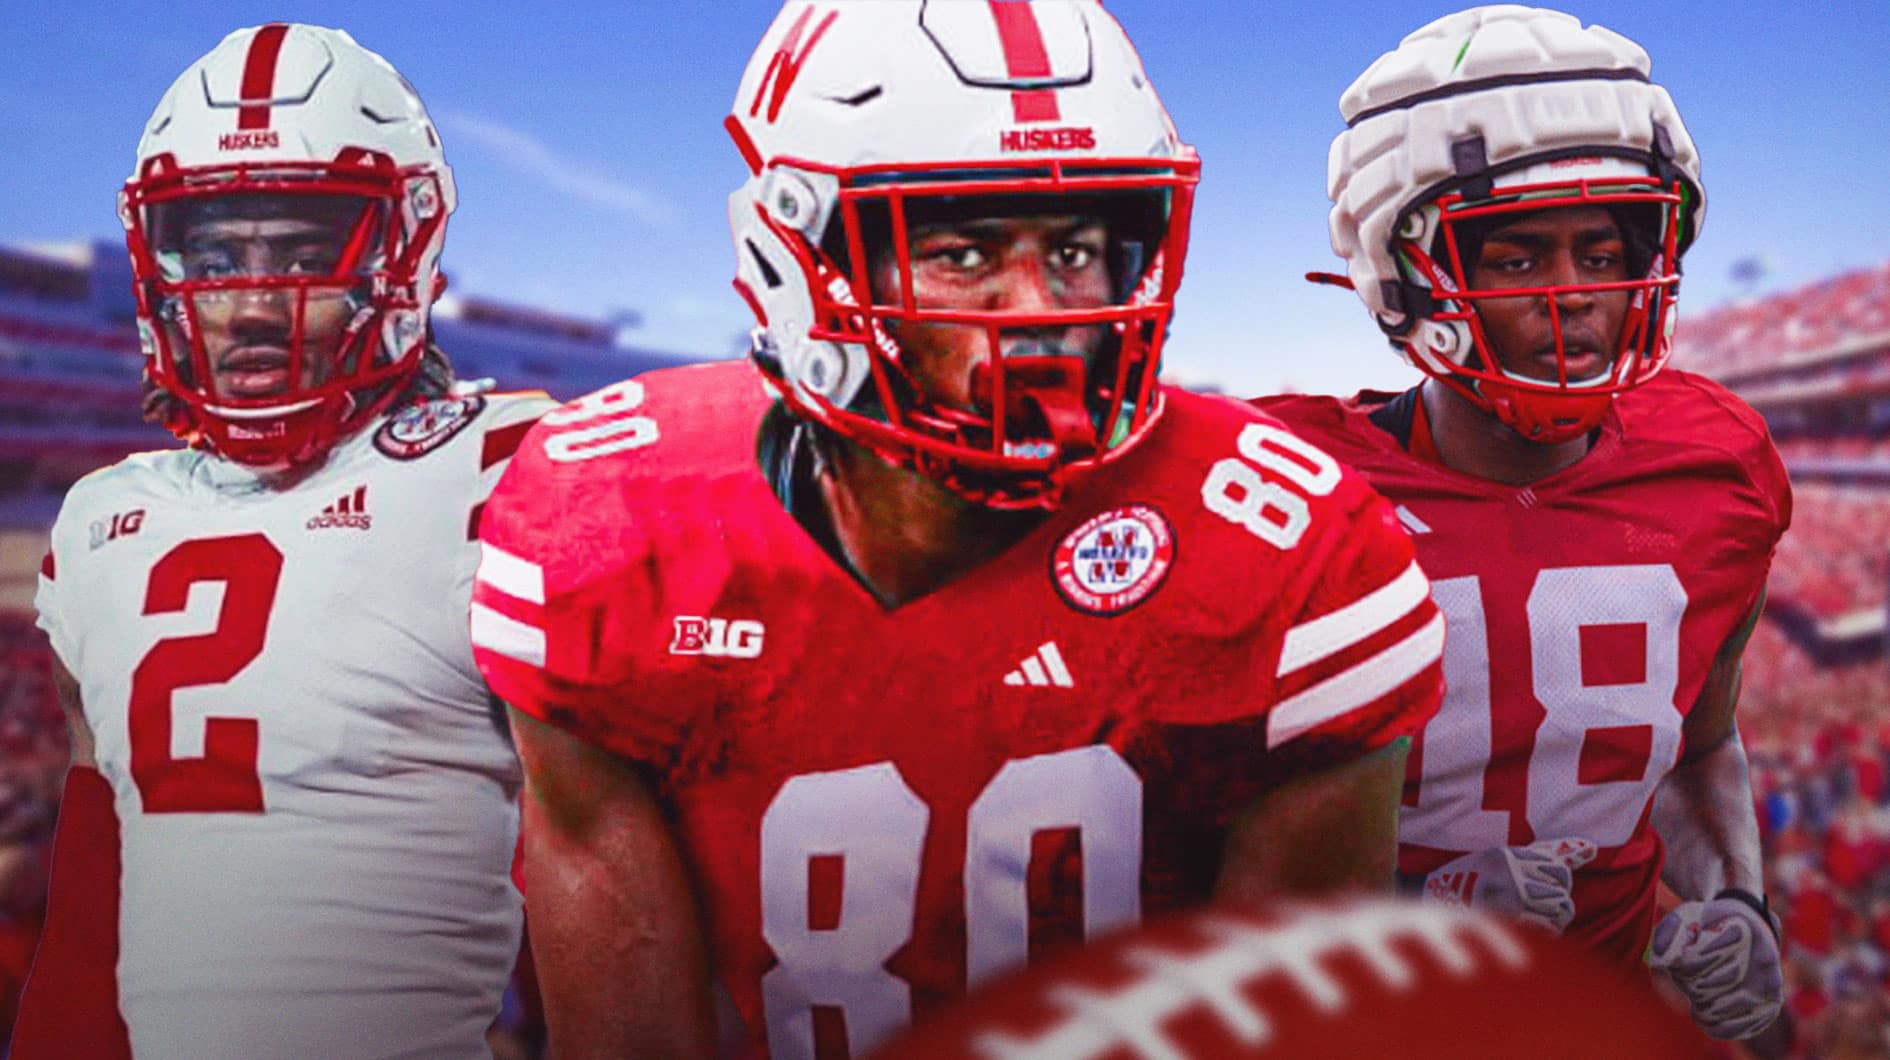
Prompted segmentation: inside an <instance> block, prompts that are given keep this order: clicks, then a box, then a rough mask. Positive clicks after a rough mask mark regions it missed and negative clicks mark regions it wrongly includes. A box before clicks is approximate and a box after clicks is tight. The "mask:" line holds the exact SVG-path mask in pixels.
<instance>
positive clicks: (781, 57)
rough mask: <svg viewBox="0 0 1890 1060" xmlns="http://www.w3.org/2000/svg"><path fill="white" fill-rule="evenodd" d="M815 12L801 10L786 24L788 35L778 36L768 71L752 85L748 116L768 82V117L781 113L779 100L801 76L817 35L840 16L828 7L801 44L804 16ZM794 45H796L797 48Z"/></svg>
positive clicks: (756, 108)
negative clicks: (778, 46) (769, 93)
mask: <svg viewBox="0 0 1890 1060" xmlns="http://www.w3.org/2000/svg"><path fill="white" fill-rule="evenodd" d="M813 16H814V9H813V8H811V7H810V8H808V9H806V10H805V11H802V12H801V17H800V18H797V19H795V20H794V25H793V26H791V27H789V28H788V31H787V36H785V37H783V38H781V47H780V49H779V50H777V51H776V52H775V53H774V58H773V59H771V60H769V62H768V71H767V73H764V74H762V75H761V84H760V85H759V86H757V87H756V89H755V101H754V102H753V103H751V104H749V107H748V116H749V117H751V118H752V117H754V116H755V115H756V114H758V113H760V111H761V97H762V96H766V95H768V86H769V85H773V86H774V94H773V95H772V96H769V99H768V120H769V121H773V120H774V119H776V118H778V117H780V115H781V104H782V103H783V102H784V101H786V99H787V94H788V90H790V89H792V88H793V87H794V79H795V78H797V77H799V76H801V65H802V64H803V63H805V62H806V61H807V56H808V53H810V52H812V51H813V50H814V45H816V44H819V43H820V38H821V36H822V35H823V34H825V33H826V32H827V27H828V26H831V25H833V20H834V19H836V18H839V17H840V12H838V11H829V12H827V17H826V18H823V19H821V20H820V24H819V25H817V26H815V27H814V32H813V35H811V36H809V37H808V38H807V44H806V45H804V46H803V45H802V44H801V33H802V32H803V31H804V30H806V29H807V20H808V19H810V18H812V17H813ZM796 49H799V50H798V51H797V50H796Z"/></svg>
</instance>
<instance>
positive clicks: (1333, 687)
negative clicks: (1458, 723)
mask: <svg viewBox="0 0 1890 1060" xmlns="http://www.w3.org/2000/svg"><path fill="white" fill-rule="evenodd" d="M1443 653H1444V616H1443V615H1436V616H1433V617H1432V618H1431V620H1430V621H1429V622H1427V623H1425V625H1424V628H1423V629H1420V630H1418V631H1417V632H1416V633H1413V634H1411V635H1410V636H1408V637H1406V638H1404V639H1403V640H1401V641H1399V642H1398V643H1396V644H1393V645H1392V646H1391V647H1389V648H1386V649H1385V650H1384V651H1381V652H1379V653H1378V654H1377V655H1374V656H1372V657H1371V658H1369V659H1366V660H1365V661H1364V662H1362V663H1359V664H1358V665H1357V666H1354V667H1352V668H1351V669H1349V670H1345V671H1343V672H1341V673H1338V674H1336V675H1334V676H1332V677H1328V678H1327V679H1325V680H1324V681H1321V682H1319V683H1318V684H1316V685H1314V686H1312V687H1311V688H1308V689H1306V690H1305V691H1303V692H1301V693H1299V694H1298V695H1295V696H1293V697H1291V698H1289V699H1285V700H1281V701H1280V702H1279V703H1278V704H1275V705H1274V707H1273V710H1272V711H1271V712H1270V713H1268V714H1267V750H1269V751H1271V750H1272V749H1273V748H1275V747H1278V746H1279V745H1281V744H1283V743H1285V742H1286V741H1288V740H1291V739H1292V738H1293V737H1295V736H1298V735H1299V734H1301V733H1303V732H1305V731H1307V730H1308V729H1313V728H1317V727H1318V726H1321V725H1324V724H1325V723H1326V722H1329V721H1331V720H1332V719H1334V718H1337V717H1340V716H1342V715H1345V714H1349V713H1351V712H1352V711H1354V710H1357V709H1358V708H1360V707H1362V706H1365V705H1366V704H1368V703H1371V702H1372V701H1373V700H1376V699H1377V698H1378V697H1380V696H1382V695H1384V694H1385V693H1387V692H1390V691H1392V690H1393V689H1395V688H1397V687H1398V686H1399V685H1402V684H1404V683H1405V682H1406V681H1409V680H1410V679H1411V678H1413V677H1416V676H1417V675H1418V674H1419V673H1421V672H1423V670H1424V668H1425V667H1427V666H1429V665H1430V664H1432V663H1434V662H1436V661H1437V660H1438V658H1439V657H1440V656H1442V655H1443Z"/></svg>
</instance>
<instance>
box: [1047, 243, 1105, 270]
mask: <svg viewBox="0 0 1890 1060" xmlns="http://www.w3.org/2000/svg"><path fill="white" fill-rule="evenodd" d="M1101 256H1102V247H1101V246H1100V245H1098V244H1097V243H1095V242H1092V241H1090V240H1082V239H1075V240H1071V241H1069V242H1067V243H1064V244H1062V245H1060V246H1058V247H1057V248H1056V249H1055V250H1054V251H1052V252H1051V261H1052V264H1054V265H1055V266H1056V267H1057V268H1059V269H1063V270H1066V271H1070V272H1075V271H1077V270H1079V269H1086V268H1089V266H1090V265H1092V264H1094V263H1095V261H1096V260H1097V259H1098V258H1100V257H1101Z"/></svg>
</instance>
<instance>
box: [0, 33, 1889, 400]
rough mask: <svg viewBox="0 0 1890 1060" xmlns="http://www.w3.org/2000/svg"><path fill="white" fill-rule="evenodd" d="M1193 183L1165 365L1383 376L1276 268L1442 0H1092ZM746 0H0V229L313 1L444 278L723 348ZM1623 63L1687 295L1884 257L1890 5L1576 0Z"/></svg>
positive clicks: (77, 203) (1359, 317) (1338, 379)
mask: <svg viewBox="0 0 1890 1060" xmlns="http://www.w3.org/2000/svg"><path fill="white" fill-rule="evenodd" d="M1109 6H1110V7H1111V9H1112V10H1114V11H1115V13H1116V15H1117V17H1118V18H1119V19H1120V20H1121V21H1122V23H1123V24H1124V26H1125V27H1126V28H1127V29H1128V31H1129V33H1130V35H1131V36H1132V37H1133V38H1134V39H1135V40H1136V42H1137V45H1138V46H1139V47H1140V49H1141V51H1142V55H1143V59H1144V61H1145V64H1146V66H1147V68H1148V71H1149V74H1150V77H1151V78H1152V79H1153V80H1154V82H1155V84H1156V87H1157V88H1158V89H1159V90H1160V91H1161V93H1162V96H1163V98H1164V100H1165V101H1166V102H1167V104H1168V106H1169V109H1170V110H1171V111H1172V112H1173V113H1174V115H1175V120H1176V123H1177V125H1178V126H1179V127H1180V129H1181V132H1182V135H1183V136H1184V138H1186V139H1188V140H1189V141H1191V142H1193V143H1194V144H1195V145H1196V146H1197V147H1199V149H1200V151H1201V154H1202V157H1203V160H1204V178H1203V183H1202V187H1201V196H1200V202H1199V206H1198V209H1197V214H1196V227H1195V245H1194V249H1193V252H1192V253H1191V255H1190V258H1189V265H1188V278H1187V283H1186V286H1185V287H1184V289H1183V291H1182V295H1181V309H1180V315H1179V318H1178V320H1177V325H1176V334H1175V338H1174V341H1173V343H1172V345H1171V346H1170V366H1171V369H1172V370H1173V371H1174V373H1175V374H1176V375H1178V376H1179V377H1180V378H1182V379H1183V380H1185V381H1190V382H1209V381H1212V382H1216V383H1219V384H1221V385H1223V386H1225V387H1227V388H1228V389H1229V390H1232V391H1238V392H1243V393H1247V392H1259V391H1262V390H1267V389H1273V388H1276V387H1279V386H1282V385H1293V386H1296V387H1299V388H1304V389H1315V390H1346V389H1352V388H1356V387H1358V386H1362V385H1372V384H1378V385H1394V384H1402V383H1403V382H1404V381H1405V380H1406V379H1408V378H1409V376H1408V374H1407V371H1408V370H1407V369H1404V368H1403V367H1402V365H1400V364H1399V363H1398V362H1397V361H1396V359H1395V358H1394V356H1393V355H1392V354H1391V353H1390V352H1389V351H1388V350H1387V349H1386V348H1385V347H1384V345H1383V343H1382V341H1381V340H1380V339H1379V337H1378V334H1377V330H1376V329H1375V328H1374V327H1373V326H1372V325H1371V323H1370V322H1369V320H1368V319H1367V318H1366V316H1365V314H1364V311H1363V309H1362V308H1361V307H1360V306H1359V304H1358V303H1357V301H1356V299H1354V298H1353V297H1352V296H1351V295H1349V294H1346V293H1345V292H1343V291H1338V290H1336V289H1329V288H1312V287H1309V286H1307V285H1306V284H1304V283H1302V282H1301V281H1300V280H1299V279H1298V277H1299V276H1300V275H1301V274H1302V273H1304V272H1305V271H1306V270H1308V269H1329V268H1333V267H1334V266H1335V259H1334V258H1333V257H1332V254H1331V251H1330V250H1329V248H1328V246H1327V242H1326V234H1325V211H1326V201H1325V194H1324V181H1325V158H1326V147H1327V144H1328V143H1329V142H1330V140H1331V138H1332V136H1333V134H1334V133H1336V132H1337V131H1338V129H1339V127H1340V121H1339V117H1338V97H1339V93H1340V92H1341V91H1342V90H1343V89H1344V88H1345V86H1346V85H1347V84H1349V83H1350V82H1351V80H1352V78H1353V77H1355V76H1356V75H1357V74H1358V73H1359V72H1360V71H1361V70H1363V69H1364V68H1365V66H1366V65H1367V64H1369V63H1370V62H1371V60H1372V59H1374V58H1376V57H1377V56H1378V55H1379V54H1380V53H1381V52H1383V51H1385V50H1387V49H1389V48H1391V47H1392V46H1394V45H1395V44H1396V43H1397V41H1398V39H1399V38H1400V37H1402V36H1403V35H1404V34H1405V33H1407V32H1409V31H1410V30H1412V29H1415V28H1417V27H1418V26H1419V25H1421V24H1422V23H1424V22H1426V21H1429V20H1430V19H1431V18H1434V17H1436V16H1438V15H1442V14H1445V13H1447V12H1449V11H1451V10H1454V9H1455V8H1457V7H1459V6H1462V5H1460V4H1458V3H1451V2H1430V0H1424V2H1416V3H1413V2H1408V0H1407V2H1398V3H1393V2H1389V0H1350V2H1347V3H1342V4H1335V3H1330V2H1320V3H1314V2H1309V0H1113V2H1112V3H1110V4H1109ZM775 8H776V5H775V4H774V3H771V2H768V0H712V2H698V3H673V2H672V3H660V4H659V3H654V2H650V0H620V2H617V3H611V4H595V5H588V6H587V5H578V4H570V5H558V6H555V7H549V6H546V7H539V6H534V7H532V8H527V7H526V6H524V5H522V4H520V5H511V4H498V3H479V2H468V3H433V2H417V3H416V2H409V3H401V4H386V3H374V4H369V3H364V2H357V3H327V4H323V3H306V2H296V0H280V2H276V3H269V4H262V3H248V2H223V3H214V4H212V3H207V2H200V0H184V2H170V3H164V4H139V5H116V4H114V5H103V4H96V3H84V2H66V3H60V4H50V3H47V4H28V5H20V6H16V7H14V8H12V9H11V10H9V12H8V23H9V27H8V29H9V32H8V34H7V39H8V42H9V43H8V45H7V46H6V48H5V50H4V52H0V143H4V145H5V148H6V149H5V150H4V151H0V188H4V189H5V192H6V193H5V194H4V195H0V242H5V243H15V244H17V243H32V242H71V241H74V240H80V239H85V238H90V237H94V236H100V237H115V235H116V228H117V226H116V221H115V220H114V217H113V207H112V197H113V193H114V192H115V190H116V188H117V186H118V184H119V183H120V182H121V181H122V180H123V179H124V177H125V176H126V175H127V174H128V172H129V171H130V168H131V162H132V153H133V148H134V147H135V145H136V142H137V136H138V132H139V129H140V127H141V125H142V123H143V121H144V119H145V117H146V116H147V115H148V114H149V112H150V108H151V107H152V106H153V105H154V104H155V103H156V102H157V99H158V96H159V95H160V94H161V93H162V92H163V90H164V88H165V86H167V85H168V84H169V83H170V81H171V80H172V79H173V78H174V77H175V76H176V74H177V73H178V72H179V71H180V70H181V69H182V68H183V67H184V65H185V64H186V63H188V62H189V61H190V60H191V59H193V58H195V57H196V56H197V55H199V54H201V53H202V52H204V51H206V50H208V49H209V48H210V47H211V46H212V45H213V44H215V43H216V41H217V40H218V39H219V38H221V36H222V35H223V34H224V33H225V32H227V31H228V30H230V29H232V28H235V27H236V26H239V25H245V24H253V23H256V22H262V21H268V20H271V19H293V20H300V21H308V22H316V23H321V24H326V25H335V26H342V27H345V28H347V29H348V30H349V31H350V32H352V33H353V34H354V35H355V37H356V38H357V39H358V40H360V41H361V42H362V43H363V44H365V45H367V46H368V47H370V48H373V49H375V50H376V51H379V52H381V53H382V54H384V55H386V56H387V57H388V58H389V59H391V60H392V61H393V62H394V64H395V65H396V66H398V67H399V68H400V69H401V70H402V71H403V72H404V73H406V74H407V76H408V78H409V79H410V80H411V81H412V82H413V83H414V84H415V86H416V87H418V89H419V90H420V93H421V95H422V97H423V98H424V99H425V100H426V102H427V105H428V106H429V108H430V109H431V110H432V111H433V114H434V116H435V118H436V120H437V121H438V123H439V125H440V129H441V134H442V136H443V138H444V139H445V142H446V149H447V157H448V159H449V161H451V162H452V164H453V166H454V169H455V172H456V174H457V176H458V178H459V184H460V188H461V204H460V211H459V213H458V214H457V215H456V216H455V217H454V219H453V222H452V226H451V229H450V231H449V235H448V238H447V251H446V257H445V261H446V266H447V270H448V272H449V273H450V274H451V275H452V277H453V280H454V283H455V286H456V288H457V289H458V290H460V291H462V292H465V293H475V294H486V295H491V296H495V297H502V298H508V299H512V300H518V301H524V302H528V303H531V304H535V305H541V306H546V307H550V308H556V309H561V310H567V311H572V312H577V313H581V314H585V315H591V316H603V315H606V314H609V313H611V312H613V311H616V310H620V309H635V310H638V311H640V312H641V313H642V314H643V316H644V318H645V320H646V323H645V326H644V327H643V329H642V331H641V332H640V333H638V335H637V338H638V340H639V341H640V342H642V343H644V344H647V345H651V346H658V347H667V348H671V349H677V350H682V351H686V352H693V353H700V354H723V353H726V352H727V351H728V350H729V349H730V348H731V346H732V344H733V341H734V336H736V335H737V334H739V333H740V331H742V330H743V329H745V328H746V327H747V325H748V320H747V316H746V310H745V309H744V308H743V306H742V305H741V303H740V301H739V300H738V299H737V298H736V296H735V295H734V293H733V292H732V291H731V290H730V288H729V284H728V278H729V276H730V274H731V268H730V266H731V261H732V258H731V253H732V252H731V250H730V248H729V242H728V234H727V226H726V222H725V221H724V203H725V200H726V195H727V192H728V190H729V189H730V188H732V187H733V186H734V185H735V184H736V183H737V182H738V180H739V178H740V176H741V175H742V173H743V169H742V165H741V162H740V160H739V158H738V156H737V155H736V154H735V151H734V150H733V148H732V147H731V146H730V145H729V144H728V142H727V139H726V136H725V134H724V133H723V132H722V129H721V119H722V117H723V116H724V115H725V114H726V113H727V111H728V107H729V104H730V101H731V100H732V98H733V96H734V89H735V83H736V81H737V79H738V77H739V75H740V72H741V68H742V65H743V64H744V62H745V61H746V59H747V57H748V54H749V52H750V50H751V49H752V48H753V46H754V44H755V42H756V41H757V40H758V39H759V37H760V35H761V32H762V30H763V29H764V28H765V27H766V26H767V24H768V22H769V20H770V18H771V17H772V14H773V12H774V10H775ZM1566 10H1569V11H1571V12H1573V13H1574V14H1577V15H1579V16H1581V17H1582V18H1583V19H1584V20H1586V21H1591V22H1599V23H1601V24H1603V25H1606V26H1608V27H1610V28H1612V29H1615V30H1617V31H1619V32H1621V33H1624V34H1626V35H1628V36H1629V37H1632V38H1634V39H1635V40H1637V41H1639V42H1640V43H1641V44H1642V45H1643V46H1645V47H1646V48H1647V49H1648V51H1649V53H1650V54H1651V55H1652V56H1653V61H1654V75H1655V78H1656V79H1657V80H1659V81H1660V82H1662V83H1663V84H1665V85H1666V86H1667V87H1668V89H1669V90H1670V91H1671V92H1672V93H1673V95H1674V98H1675V100H1676V101H1677V102H1678V103H1679V106H1680V109H1681V112H1682V114H1683V115H1684V116H1685V118H1686V121H1687V124H1688V127H1689V129H1690V130H1691V131H1692V134H1693V136H1694V139H1695V140H1696V141H1697V142H1698V143H1699V145H1700V148H1701V151H1702V154H1703V156H1704V159H1705V182H1706V186H1707V193H1708V199H1709V203H1710V206H1709V212H1708V218H1707V223H1706V227H1705V231H1704V235H1703V236H1702V238H1701V240H1700V242H1699V244H1698V245H1697V246H1696V248H1695V249H1694V251H1693V253H1692V254H1691V255H1690V256H1689V259H1688V280H1687V284H1686V293H1685V296H1684V298H1683V301H1682V311H1683V316H1682V325H1681V326H1682V327H1683V328H1684V327H1685V323H1684V320H1685V314H1686V313H1687V312H1688V311H1691V312H1693V313H1698V312H1699V311H1700V310H1701V309H1702V308H1704V307H1707V306H1710V305H1713V304H1716V303H1719V302H1721V301H1723V300H1725V299H1728V298H1731V297H1734V296H1736V295H1737V294H1738V293H1739V288H1738V287H1737V285H1735V284H1734V283H1733V281H1732V280H1731V278H1730V277H1729V270H1730V266H1731V264H1732V263H1733V262H1734V261H1736V260H1738V259H1740V258H1743V257H1747V256H1754V255H1757V256H1761V257H1763V258H1764V259H1765V260H1766V262H1767V263H1768V265H1769V273H1768V275H1767V277H1766V279H1765V280H1764V281H1762V284H1761V287H1760V289H1761V290H1771V289H1777V288H1781V287H1785V286H1789V285H1793V284H1797V283H1802V282H1805V281H1807V280H1811V279H1815V278H1817V277H1820V276H1823V275H1827V274H1830V273H1832V272H1835V271H1838V270H1841V269H1845V268H1852V267H1857V266H1863V265H1868V264H1873V263H1877V262H1880V261H1882V260H1884V259H1886V258H1890V106H1886V105H1885V104H1886V101H1890V62H1886V61H1885V60H1884V50H1885V46H1886V45H1890V3H1885V2H1884V0H1828V2H1821V3H1817V4H1804V5H1787V4H1782V3H1777V2H1763V3H1762V2H1758V0H1726V2H1723V3H1712V4H1708V3H1704V2H1700V0H1684V2H1671V3H1647V2H1641V3H1632V4H1630V3H1626V2H1621V0H1607V2H1594V3H1578V4H1571V5H1569V6H1568V7H1567V8H1566Z"/></svg>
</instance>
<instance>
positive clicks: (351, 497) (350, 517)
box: [308, 485, 374, 530]
mask: <svg viewBox="0 0 1890 1060" xmlns="http://www.w3.org/2000/svg"><path fill="white" fill-rule="evenodd" d="M373 522H374V520H373V518H372V517H370V516H369V515H368V510H367V486H365V485H361V486H356V487H355V488H354V492H353V493H348V494H343V495H342V497H341V499H340V500H338V501H336V502H335V503H333V504H330V505H329V506H328V507H326V508H323V509H322V513H321V514H320V515H317V516H315V517H314V518H312V519H310V520H309V521H308V529H310V530H331V529H334V528H336V527H343V528H346V529H349V530H366V529H367V528H368V527H369V526H371V525H372V524H373Z"/></svg>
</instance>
